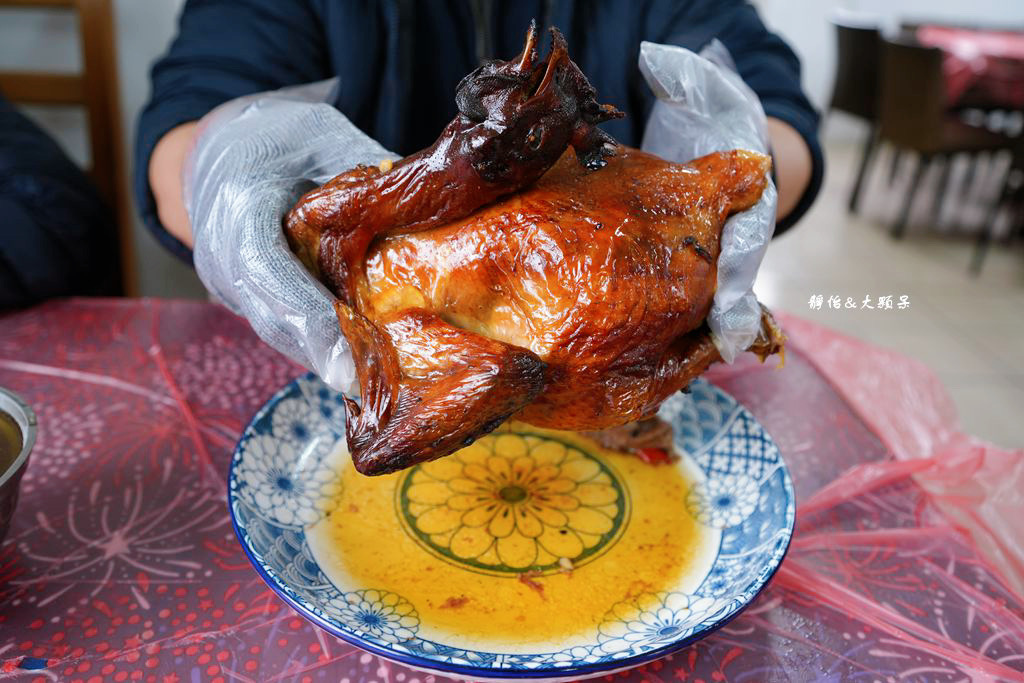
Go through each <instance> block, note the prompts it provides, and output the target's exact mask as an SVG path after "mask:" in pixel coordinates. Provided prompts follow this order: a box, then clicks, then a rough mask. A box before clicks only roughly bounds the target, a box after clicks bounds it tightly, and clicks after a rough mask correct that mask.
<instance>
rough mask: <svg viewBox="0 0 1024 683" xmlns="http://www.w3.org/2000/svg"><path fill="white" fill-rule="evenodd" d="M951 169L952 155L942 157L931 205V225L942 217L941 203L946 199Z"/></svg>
mask: <svg viewBox="0 0 1024 683" xmlns="http://www.w3.org/2000/svg"><path fill="white" fill-rule="evenodd" d="M952 169H953V155H948V156H944V157H942V175H940V176H939V184H938V185H937V186H936V188H935V203H934V204H932V223H935V224H936V225H938V223H939V218H940V217H941V216H942V203H943V200H944V199H945V198H946V186H947V185H949V175H950V171H951V170H952Z"/></svg>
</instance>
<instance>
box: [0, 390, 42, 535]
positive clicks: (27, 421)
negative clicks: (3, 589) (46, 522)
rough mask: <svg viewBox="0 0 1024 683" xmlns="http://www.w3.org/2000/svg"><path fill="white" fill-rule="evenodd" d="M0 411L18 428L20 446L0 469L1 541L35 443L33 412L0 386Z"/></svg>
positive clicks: (11, 515)
mask: <svg viewBox="0 0 1024 683" xmlns="http://www.w3.org/2000/svg"><path fill="white" fill-rule="evenodd" d="M0 411H3V412H5V413H7V414H8V415H10V416H11V417H13V418H14V422H15V423H16V424H17V425H18V428H19V429H20V430H21V450H20V451H19V452H18V455H17V457H16V458H14V462H12V463H11V464H10V466H9V467H8V468H7V469H5V470H3V471H2V472H0V541H3V539H4V537H5V536H6V535H7V527H8V526H10V524H11V517H13V516H14V507H15V506H16V505H17V504H18V486H19V485H20V484H21V475H22V474H24V473H25V468H26V467H28V456H29V454H30V453H31V452H32V446H34V445H35V443H36V414H35V413H34V412H32V409H31V408H29V407H28V404H27V403H25V401H23V400H22V399H21V397H20V396H18V395H17V394H15V393H14V392H12V391H8V390H7V389H4V388H3V387H0Z"/></svg>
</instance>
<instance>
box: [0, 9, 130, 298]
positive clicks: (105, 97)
mask: <svg viewBox="0 0 1024 683" xmlns="http://www.w3.org/2000/svg"><path fill="white" fill-rule="evenodd" d="M0 7H19V8H28V9H54V8H56V9H63V10H68V11H74V12H76V13H77V15H78V27H79V32H80V34H81V35H80V44H81V46H82V71H81V72H80V73H66V72H40V71H0V90H2V91H3V93H4V95H5V96H6V97H7V99H9V100H10V101H12V102H16V103H19V104H35V105H61V106H66V105H73V106H80V107H83V108H84V109H85V111H86V116H87V119H88V125H89V153H90V156H91V160H92V163H91V166H90V168H89V169H87V171H88V173H89V176H90V177H91V178H92V180H93V182H95V183H96V186H97V188H98V189H99V191H100V193H101V194H102V196H103V197H104V199H106V200H107V202H108V203H109V204H110V206H111V208H112V209H113V210H114V215H115V216H116V217H117V222H118V225H117V230H118V242H119V245H120V251H121V254H120V259H121V261H120V262H121V282H122V289H123V290H124V292H125V293H126V294H134V293H135V290H136V284H135V283H136V270H135V264H134V250H133V245H132V225H133V218H132V209H131V202H130V200H129V195H128V186H127V180H126V177H125V171H124V164H123V161H122V160H123V158H124V157H123V155H122V149H121V123H120V121H121V110H120V103H119V96H118V79H117V65H116V53H115V47H114V45H115V34H114V22H113V12H112V9H111V0H0Z"/></svg>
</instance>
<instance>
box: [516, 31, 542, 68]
mask: <svg viewBox="0 0 1024 683" xmlns="http://www.w3.org/2000/svg"><path fill="white" fill-rule="evenodd" d="M535 61H537V20H536V19H534V20H532V21H531V22H530V28H529V29H527V31H526V44H525V45H523V52H522V54H521V55H520V56H519V63H518V64H516V67H515V68H516V71H518V72H519V73H523V74H525V73H529V72H530V71H532V70H533V63H534V62H535Z"/></svg>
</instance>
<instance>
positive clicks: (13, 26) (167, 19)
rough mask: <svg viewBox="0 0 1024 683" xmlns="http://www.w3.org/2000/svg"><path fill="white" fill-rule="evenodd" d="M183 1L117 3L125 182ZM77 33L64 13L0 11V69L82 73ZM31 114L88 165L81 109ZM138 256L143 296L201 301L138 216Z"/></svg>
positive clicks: (191, 280) (196, 287)
mask: <svg viewBox="0 0 1024 683" xmlns="http://www.w3.org/2000/svg"><path fill="white" fill-rule="evenodd" d="M182 3H183V0H114V13H115V16H114V27H115V32H116V35H117V71H118V81H119V86H120V96H121V125H122V144H123V148H124V153H125V164H126V166H125V168H126V169H127V170H128V172H129V173H128V175H129V179H131V177H132V168H133V165H132V158H133V155H132V152H133V150H134V147H135V123H136V118H137V117H138V113H139V110H140V109H141V108H142V105H143V104H144V103H145V101H146V99H147V98H148V96H149V67H150V65H151V64H152V63H153V61H154V60H155V59H156V58H157V57H158V56H159V55H160V54H161V53H162V52H163V51H164V50H165V49H166V47H167V45H168V43H169V42H170V40H171V37H172V36H173V35H174V31H175V28H176V23H177V16H178V11H179V10H180V8H181V5H182ZM77 36H78V32H77V21H76V20H75V19H74V15H73V14H71V13H69V12H64V11H58V10H21V9H18V10H12V9H4V10H0V69H6V70H15V69H35V70H68V71H77V70H79V69H80V68H81V49H80V46H79V43H78V39H77ZM28 114H29V116H31V117H32V118H33V119H35V120H36V121H37V122H39V123H40V124H41V125H42V126H43V127H44V128H45V129H46V130H47V131H49V132H50V134H51V135H53V136H54V137H55V138H56V139H57V140H58V142H60V143H61V145H62V146H63V147H64V149H65V151H67V153H68V154H69V155H70V156H71V158H72V159H74V160H75V161H77V162H79V163H80V164H83V165H85V164H87V163H88V158H89V151H88V150H89V143H88V135H87V133H86V129H85V123H86V121H85V115H84V112H82V111H81V110H78V109H74V108H53V107H45V108H43V107H32V108H29V109H28ZM135 213H137V212H135ZM135 251H136V263H137V264H139V266H140V268H139V271H140V272H139V285H140V289H141V293H142V294H144V295H148V296H188V297H203V296H205V290H204V289H203V287H202V285H201V284H200V283H199V280H198V279H197V278H196V276H195V273H193V272H192V269H191V268H189V267H188V266H185V265H183V264H182V263H181V262H180V261H178V260H177V259H176V258H175V257H173V256H170V255H169V254H168V253H167V251H166V250H165V249H164V248H163V247H161V246H160V245H159V244H158V243H157V242H156V241H155V240H154V239H153V238H152V237H151V236H150V234H149V232H148V231H147V230H146V229H145V228H144V227H143V226H142V223H141V221H139V220H137V219H136V221H135Z"/></svg>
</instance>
